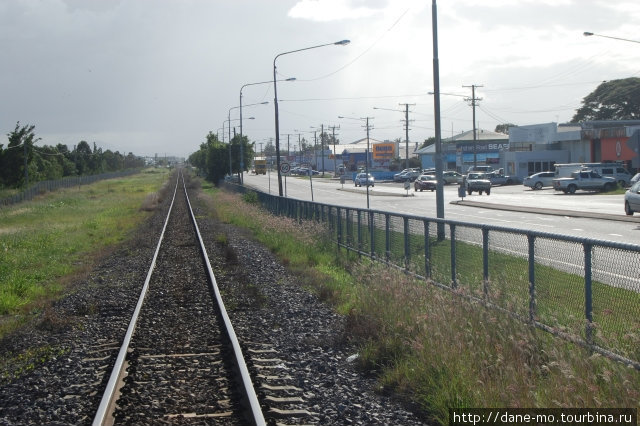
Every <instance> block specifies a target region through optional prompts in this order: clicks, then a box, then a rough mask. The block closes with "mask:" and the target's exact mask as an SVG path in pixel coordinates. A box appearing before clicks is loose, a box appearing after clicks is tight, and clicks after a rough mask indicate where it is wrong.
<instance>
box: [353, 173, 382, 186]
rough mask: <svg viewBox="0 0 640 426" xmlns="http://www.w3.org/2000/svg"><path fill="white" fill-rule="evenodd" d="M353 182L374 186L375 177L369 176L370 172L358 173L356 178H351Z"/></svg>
mask: <svg viewBox="0 0 640 426" xmlns="http://www.w3.org/2000/svg"><path fill="white" fill-rule="evenodd" d="M353 183H354V184H355V186H362V185H367V186H376V185H375V183H376V182H375V179H374V177H373V176H371V173H368V174H367V173H358V174H357V175H356V178H355V179H354V180H353Z"/></svg>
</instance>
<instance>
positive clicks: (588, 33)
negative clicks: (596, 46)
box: [582, 31, 640, 43]
mask: <svg viewBox="0 0 640 426" xmlns="http://www.w3.org/2000/svg"><path fill="white" fill-rule="evenodd" d="M582 35H583V36H585V37H589V36H596V37H604V38H612V39H614V40H622V41H629V42H631V43H640V41H638V40H629V39H628V38H620V37H612V36H606V35H602V34H595V33H592V32H589V31H585V32H583V33H582Z"/></svg>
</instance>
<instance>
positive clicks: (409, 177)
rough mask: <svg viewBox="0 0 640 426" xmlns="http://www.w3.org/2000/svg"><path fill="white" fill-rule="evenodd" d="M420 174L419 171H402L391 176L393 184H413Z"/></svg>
mask: <svg viewBox="0 0 640 426" xmlns="http://www.w3.org/2000/svg"><path fill="white" fill-rule="evenodd" d="M421 174H422V171H421V170H420V169H404V170H403V171H401V172H400V173H396V174H395V175H393V181H394V182H407V181H408V182H413V181H414V180H416V179H417V178H418V176H420V175H421Z"/></svg>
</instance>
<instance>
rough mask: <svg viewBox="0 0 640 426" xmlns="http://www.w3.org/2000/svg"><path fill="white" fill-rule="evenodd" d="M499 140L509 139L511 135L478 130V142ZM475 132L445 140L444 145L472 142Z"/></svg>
mask: <svg viewBox="0 0 640 426" xmlns="http://www.w3.org/2000/svg"><path fill="white" fill-rule="evenodd" d="M497 139H509V135H505V134H504V133H497V132H492V131H491V130H483V129H476V140H497ZM472 140H473V130H469V131H466V132H462V133H460V134H458V135H455V136H452V137H450V138H446V139H443V140H442V142H443V143H448V142H457V141H472Z"/></svg>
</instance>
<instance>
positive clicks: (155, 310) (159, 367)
mask: <svg viewBox="0 0 640 426" xmlns="http://www.w3.org/2000/svg"><path fill="white" fill-rule="evenodd" d="M173 182H175V181H173ZM187 187H189V184H188V179H187ZM179 192H180V191H178V192H177V193H176V201H175V204H174V207H173V209H174V211H173V213H172V214H171V216H170V219H169V221H168V222H167V229H166V231H165V234H166V235H165V242H164V244H163V246H162V247H161V248H160V250H159V251H158V257H157V260H156V272H155V273H153V274H152V275H151V276H150V279H149V289H148V293H149V294H148V296H147V298H148V299H147V301H146V302H145V305H143V306H142V308H141V309H140V318H139V319H138V324H137V327H136V330H135V332H134V333H133V334H132V336H131V339H132V342H131V347H130V350H128V351H127V352H126V354H127V364H126V367H127V375H126V377H125V378H124V381H123V385H122V386H121V387H119V392H121V394H117V395H116V399H117V403H116V404H115V410H114V413H115V423H116V424H249V423H250V422H249V421H247V414H246V409H247V406H248V405H249V404H247V397H246V396H243V395H240V393H241V391H239V390H235V389H237V387H236V382H237V381H238V379H237V375H236V374H235V371H233V370H234V369H235V368H232V369H231V372H230V370H229V367H230V364H232V360H233V356H234V355H233V354H232V353H231V349H230V348H229V346H228V342H227V341H226V339H224V338H223V339H222V340H221V339H219V337H221V336H222V335H223V333H222V332H220V331H219V327H220V326H219V321H218V319H219V316H220V313H219V312H218V311H217V310H216V308H215V307H214V303H213V299H212V290H211V286H210V283H209V281H208V278H207V277H206V275H204V268H203V267H202V265H201V263H202V257H201V256H200V254H199V252H198V247H197V241H196V240H195V237H194V236H193V235H194V233H193V226H192V225H191V223H190V219H189V216H188V214H187V213H186V204H185V203H184V200H183V199H182V198H181V197H182V195H180V194H179ZM192 193H193V194H192ZM195 194H197V191H196V190H194V191H191V190H189V196H190V198H191V199H192V202H193V200H194V199H197V197H195V196H194V195H195ZM169 198H170V197H169ZM210 208H211V206H208V205H204V204H202V203H199V206H196V208H195V213H196V217H198V225H199V227H200V229H201V232H202V237H203V240H204V242H205V246H206V248H207V250H208V254H209V259H210V262H211V264H212V266H213V270H214V271H215V274H216V279H217V281H218V284H219V286H220V288H221V290H222V294H223V296H224V298H225V300H227V301H228V302H227V305H228V306H230V308H228V309H230V311H229V312H230V313H229V315H230V317H231V320H232V322H233V324H234V328H235V332H236V333H237V335H238V337H239V340H240V343H241V346H242V351H243V355H244V359H245V360H246V364H247V366H248V370H249V373H250V376H251V378H252V379H253V382H254V389H255V391H256V394H257V398H258V401H259V405H260V407H261V408H262V412H263V415H264V419H265V422H266V423H267V424H282V425H287V424H361V425H365V424H366V425H369V424H406V425H416V424H423V423H422V422H421V420H420V419H419V418H417V417H416V416H415V415H412V414H411V413H410V412H408V411H407V410H406V409H405V408H403V407H402V405H400V404H399V403H398V402H397V401H394V400H393V399H391V398H389V397H387V396H383V395H379V394H377V393H376V392H375V391H374V389H375V387H376V384H375V380H374V379H373V378H372V377H371V376H363V375H361V374H359V373H358V372H357V370H356V369H355V367H354V363H352V362H350V361H349V360H348V358H349V356H350V355H354V354H355V353H356V352H355V348H354V347H352V346H351V345H350V344H349V343H348V342H347V341H346V340H344V336H343V333H344V330H343V324H344V318H342V317H340V316H338V315H336V314H335V313H334V312H332V310H331V309H330V308H329V307H327V306H325V305H324V304H322V303H320V302H318V300H317V299H316V297H315V296H313V295H312V294H310V293H308V292H307V291H305V290H304V289H303V288H302V286H301V285H300V284H299V283H297V282H296V279H295V277H291V276H290V275H288V274H287V272H286V270H285V269H284V268H283V267H282V265H280V264H279V263H278V262H277V260H276V259H275V258H274V257H273V255H272V254H271V253H269V251H268V250H266V249H265V248H263V247H262V246H260V245H259V244H257V243H255V242H253V241H251V240H250V239H247V238H245V237H242V235H240V234H238V232H237V230H235V229H233V228H231V227H229V226H227V225H224V224H220V223H219V222H217V221H215V220H212V219H210V218H208V217H207V216H208V214H209V212H210ZM167 210H168V206H167V207H166V209H164V211H165V214H166V211H167ZM156 216H157V217H156V219H154V221H153V222H154V223H155V224H150V225H149V226H150V227H149V228H148V229H146V231H144V232H143V233H142V234H141V235H140V236H138V237H137V239H136V240H134V241H135V242H134V244H133V245H132V246H129V247H126V248H125V249H123V250H122V251H121V252H118V253H115V254H114V255H113V256H111V257H109V258H108V259H106V260H105V262H104V263H103V264H102V265H100V266H99V267H97V268H96V270H95V271H94V272H93V273H92V276H91V277H90V278H89V280H88V282H87V283H86V284H83V285H82V286H81V289H80V290H79V291H78V292H77V293H75V294H73V295H71V296H69V297H68V298H66V299H64V300H63V301H61V302H60V303H59V304H57V305H56V306H55V312H56V313H55V315H57V316H60V317H65V316H66V317H65V318H66V320H67V321H69V322H76V323H77V324H78V326H74V327H66V326H65V327H61V328H60V330H56V331H55V332H51V333H45V331H44V329H42V330H40V329H39V330H38V331H37V332H32V333H31V334H28V335H25V336H22V340H19V337H16V339H15V341H12V342H11V346H13V347H15V348H18V349H19V348H20V347H23V346H22V345H23V342H25V341H26V340H27V339H28V340H29V341H30V342H31V343H32V344H35V345H36V346H37V345H50V346H52V347H54V348H56V347H60V348H63V349H64V353H63V354H61V355H60V356H56V357H53V358H51V359H50V360H49V361H47V362H46V363H45V364H44V365H42V366H41V367H38V368H36V369H34V371H32V372H30V373H25V374H23V375H21V376H20V377H19V378H17V379H14V380H12V381H10V382H8V383H3V382H0V425H4V424H51V423H56V424H90V423H91V421H92V420H94V415H95V413H96V411H97V410H98V406H99V405H100V397H101V394H102V392H103V390H104V388H105V385H106V384H107V382H108V379H109V375H110V370H111V367H112V366H113V364H114V360H115V359H116V358H117V356H118V353H119V346H120V344H121V343H122V341H123V338H124V337H125V335H126V331H127V325H128V321H129V320H128V318H129V317H130V314H131V312H132V311H133V310H134V308H135V306H136V302H137V300H138V294H139V293H140V288H141V287H142V283H143V282H144V278H145V276H146V274H147V270H148V267H149V263H150V262H151V258H152V254H153V249H152V248H151V246H153V248H155V244H156V243H157V241H158V236H159V234H160V228H161V227H162V222H163V219H162V217H161V216H162V215H160V216H158V215H156ZM144 259H147V260H144ZM145 264H146V266H144V265H145ZM89 306H90V307H91V308H90V309H89V308H88V307H89ZM5 343H7V342H5ZM56 345H57V346H56ZM7 346H8V345H7ZM14 350H15V349H14ZM112 408H114V406H112Z"/></svg>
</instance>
